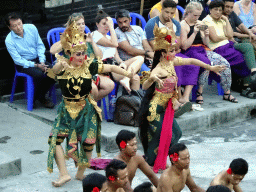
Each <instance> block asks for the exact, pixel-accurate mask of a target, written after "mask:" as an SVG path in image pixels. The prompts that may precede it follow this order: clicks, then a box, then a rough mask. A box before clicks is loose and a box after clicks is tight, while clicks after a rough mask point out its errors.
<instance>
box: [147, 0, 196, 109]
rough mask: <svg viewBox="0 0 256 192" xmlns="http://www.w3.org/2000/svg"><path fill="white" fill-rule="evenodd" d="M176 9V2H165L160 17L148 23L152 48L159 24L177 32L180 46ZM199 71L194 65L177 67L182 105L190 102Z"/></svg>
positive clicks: (148, 38) (167, 0) (179, 55)
mask: <svg viewBox="0 0 256 192" xmlns="http://www.w3.org/2000/svg"><path fill="white" fill-rule="evenodd" d="M176 7H177V4H176V3H175V2H174V1H172V0H165V1H164V2H163V3H162V11H161V13H160V15H159V16H156V17H154V18H152V19H150V20H149V21H148V22H147V24H146V27H145V32H146V36H147V40H148V41H149V44H150V45H151V47H153V43H154V34H153V29H154V27H155V24H157V25H158V26H159V27H167V28H168V29H171V30H173V31H174V32H175V35H176V36H177V43H178V44H179V36H180V33H181V27H180V23H179V22H178V21H176V20H175V19H173V16H174V14H175V10H176ZM177 47H179V46H177ZM178 49H179V48H178ZM176 56H178V57H182V58H188V57H187V56H185V55H184V54H182V53H178V54H176ZM199 70H200V67H198V66H192V65H184V66H175V71H176V74H177V76H178V87H179V88H178V89H179V102H180V105H181V104H182V103H186V102H189V96H190V93H191V91H192V88H193V86H194V85H197V79H198V74H199ZM181 85H184V86H185V90H184V93H183V95H181V91H180V89H181V88H180V86H181Z"/></svg>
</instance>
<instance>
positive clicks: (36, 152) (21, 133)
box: [0, 86, 256, 192]
mask: <svg viewBox="0 0 256 192" xmlns="http://www.w3.org/2000/svg"><path fill="white" fill-rule="evenodd" d="M216 92H217V90H216V87H215V86H210V87H209V88H208V89H207V91H205V93H204V101H205V104H204V105H203V108H204V111H193V112H189V113H187V114H185V115H183V116H181V117H180V118H178V119H177V120H178V123H179V124H180V127H181V129H182V131H183V136H182V138H181V141H183V142H185V143H186V144H187V146H188V148H189V151H190V154H191V166H190V168H191V172H192V176H193V178H194V179H195V181H196V183H198V185H200V186H202V187H203V188H204V189H206V188H207V187H208V185H209V183H210V181H211V179H212V178H213V177H214V175H216V174H217V173H218V172H219V171H221V170H222V169H227V167H228V165H229V163H230V161H231V160H232V159H233V158H236V157H243V158H245V159H246V160H247V161H248V162H249V165H250V168H249V172H248V174H247V175H246V177H245V179H244V181H243V182H242V188H243V189H244V191H248V192H253V191H255V186H256V174H255V173H256V160H255V147H256V126H255V123H256V120H255V119H251V113H252V115H254V109H256V101H255V100H251V99H247V98H244V97H240V96H239V94H238V93H234V94H233V95H234V96H236V97H237V98H238V100H239V103H238V104H234V103H230V102H227V101H223V100H222V97H221V96H217V95H216ZM57 95H58V101H59V100H60V95H59V94H57ZM56 109H57V107H55V109H45V108H42V107H40V106H39V107H38V108H36V109H34V110H33V111H32V112H28V111H27V110H26V103H25V100H17V101H15V102H14V103H13V104H9V103H8V102H3V103H0V122H1V123H0V129H1V132H0V145H1V149H0V155H1V158H2V157H3V156H4V155H5V156H8V158H12V160H14V159H16V160H17V159H20V160H21V173H20V174H19V175H16V176H8V177H2V179H0V191H3V192H11V191H19V192H23V191H24V192H34V191H42V192H44V191H74V192H78V191H80V192H81V191H82V186H81V182H79V181H77V180H75V179H73V180H72V181H70V182H69V183H68V184H66V185H65V186H63V187H62V188H58V189H56V188H53V187H52V186H51V181H52V180H55V179H57V178H58V170H57V168H56V165H55V167H54V172H53V173H52V174H49V173H48V172H47V171H46V159H47V153H48V144H47V138H48V135H49V133H50V130H51V124H52V122H53V121H54V119H55V117H56V115H57V112H56ZM223 123H228V124H223ZM121 129H129V130H133V131H134V132H137V128H135V127H129V126H121V125H116V124H114V123H108V122H106V121H103V123H102V137H103V144H104V147H105V148H103V151H102V156H103V158H113V157H114V156H115V155H116V151H117V150H116V149H117V148H116V146H115V144H114V141H113V139H114V138H115V135H116V134H117V132H118V131H119V130H121ZM106 150H107V151H106ZM138 153H140V154H142V150H141V148H140V150H139V151H138ZM3 154H4V155H3ZM94 157H96V154H94ZM1 158H0V159H1ZM3 163H4V162H3V161H1V160H0V165H1V164H3ZM67 165H68V170H69V172H70V174H71V176H72V177H73V178H74V175H75V173H76V169H75V166H74V164H73V162H72V161H71V160H69V161H67ZM17 166H18V165H17ZM0 171H2V170H1V169H0ZM90 172H93V170H91V169H88V170H87V171H86V173H90ZM99 172H100V173H102V174H104V172H103V171H99ZM0 175H1V174H0ZM158 176H160V175H159V174H158ZM145 180H147V179H146V178H145V176H144V175H143V174H142V173H141V172H140V171H138V172H137V174H136V177H135V179H134V182H133V187H135V186H136V185H138V184H139V183H141V182H143V181H145ZM183 191H184V192H185V191H188V189H184V190H183Z"/></svg>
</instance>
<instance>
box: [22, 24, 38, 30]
mask: <svg viewBox="0 0 256 192" xmlns="http://www.w3.org/2000/svg"><path fill="white" fill-rule="evenodd" d="M23 27H25V28H27V29H34V30H37V28H36V26H35V25H34V24H31V23H27V24H24V25H23Z"/></svg>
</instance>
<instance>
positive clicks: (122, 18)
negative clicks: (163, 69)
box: [115, 9, 154, 65]
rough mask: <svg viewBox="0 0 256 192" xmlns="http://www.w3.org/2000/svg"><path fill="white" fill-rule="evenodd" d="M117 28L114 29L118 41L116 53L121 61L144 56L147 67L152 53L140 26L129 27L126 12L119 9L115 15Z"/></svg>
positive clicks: (128, 16)
mask: <svg viewBox="0 0 256 192" xmlns="http://www.w3.org/2000/svg"><path fill="white" fill-rule="evenodd" d="M115 18H116V21H117V24H118V27H117V28H116V29H115V31H116V35H117V40H118V52H119V56H120V57H121V59H122V60H124V61H125V60H128V59H130V58H132V57H134V56H138V55H141V56H144V57H145V62H146V64H147V65H149V64H151V61H152V59H153V57H154V52H153V50H152V48H151V46H150V45H149V43H148V41H147V37H146V34H145V32H144V31H143V29H142V28H141V27H140V26H137V25H131V24H130V22H131V17H130V13H129V11H128V10H125V9H121V10H119V11H118V12H116V14H115Z"/></svg>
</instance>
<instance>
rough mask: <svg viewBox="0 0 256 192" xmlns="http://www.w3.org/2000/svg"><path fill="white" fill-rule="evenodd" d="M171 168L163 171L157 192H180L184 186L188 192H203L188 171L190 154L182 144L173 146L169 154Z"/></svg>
mask: <svg viewBox="0 0 256 192" xmlns="http://www.w3.org/2000/svg"><path fill="white" fill-rule="evenodd" d="M169 155H170V161H171V166H170V167H169V168H168V169H167V170H165V171H164V173H163V174H162V175H161V177H160V179H159V184H158V187H157V192H166V191H173V192H180V191H182V190H183V189H184V187H185V185H187V187H188V188H189V189H190V191H197V192H205V190H204V189H202V188H201V187H199V186H197V185H196V183H195V182H194V180H193V178H192V176H191V173H190V169H189V164H190V154H189V151H188V148H187V147H186V146H185V145H184V144H183V143H176V144H174V145H173V146H172V147H171V149H170V152H169Z"/></svg>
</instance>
